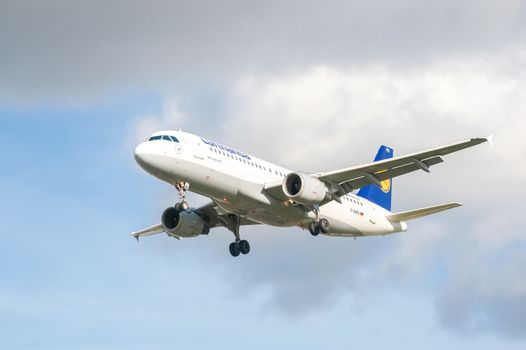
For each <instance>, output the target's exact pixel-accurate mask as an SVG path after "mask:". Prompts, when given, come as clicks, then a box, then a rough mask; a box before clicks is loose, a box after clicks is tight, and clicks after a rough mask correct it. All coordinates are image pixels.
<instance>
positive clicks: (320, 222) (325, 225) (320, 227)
mask: <svg viewBox="0 0 526 350" xmlns="http://www.w3.org/2000/svg"><path fill="white" fill-rule="evenodd" d="M314 214H316V219H314V221H311V222H310V223H309V232H310V233H311V235H313V236H317V235H319V234H320V232H323V233H329V230H330V228H331V225H330V224H329V220H327V219H325V218H321V219H320V207H319V206H314Z"/></svg>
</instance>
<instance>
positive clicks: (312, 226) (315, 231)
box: [309, 221, 320, 236]
mask: <svg viewBox="0 0 526 350" xmlns="http://www.w3.org/2000/svg"><path fill="white" fill-rule="evenodd" d="M309 232H310V234H311V235H313V236H317V235H319V234H320V226H319V225H318V224H317V223H316V222H315V221H311V222H310V223H309Z"/></svg>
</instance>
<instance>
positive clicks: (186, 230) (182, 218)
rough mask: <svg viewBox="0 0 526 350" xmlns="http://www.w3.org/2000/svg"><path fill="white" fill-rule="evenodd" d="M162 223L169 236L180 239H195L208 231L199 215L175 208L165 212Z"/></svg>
mask: <svg viewBox="0 0 526 350" xmlns="http://www.w3.org/2000/svg"><path fill="white" fill-rule="evenodd" d="M161 223H162V225H163V227H164V229H165V230H166V231H167V232H168V234H173V235H174V236H178V237H195V236H198V235H200V234H204V233H205V232H207V231H208V228H207V227H206V226H205V223H204V222H203V219H201V217H200V216H199V215H197V214H196V213H194V212H193V211H191V210H186V211H179V210H177V209H175V208H174V207H170V208H167V209H166V210H165V211H164V212H163V215H162V216H161Z"/></svg>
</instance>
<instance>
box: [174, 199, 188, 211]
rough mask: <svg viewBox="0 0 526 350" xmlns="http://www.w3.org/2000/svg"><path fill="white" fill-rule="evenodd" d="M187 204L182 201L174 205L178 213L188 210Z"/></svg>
mask: <svg viewBox="0 0 526 350" xmlns="http://www.w3.org/2000/svg"><path fill="white" fill-rule="evenodd" d="M188 207H189V206H188V202H187V201H182V202H181V203H176V204H175V209H177V210H179V211H185V210H188Z"/></svg>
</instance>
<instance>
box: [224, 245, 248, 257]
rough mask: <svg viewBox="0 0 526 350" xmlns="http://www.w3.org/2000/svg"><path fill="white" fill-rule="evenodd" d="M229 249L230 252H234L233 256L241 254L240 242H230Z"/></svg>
mask: <svg viewBox="0 0 526 350" xmlns="http://www.w3.org/2000/svg"><path fill="white" fill-rule="evenodd" d="M228 249H229V250H230V254H232V256H234V257H236V256H239V253H240V250H239V244H238V243H236V242H232V243H230V246H229V247H228ZM249 249H250V248H249Z"/></svg>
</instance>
